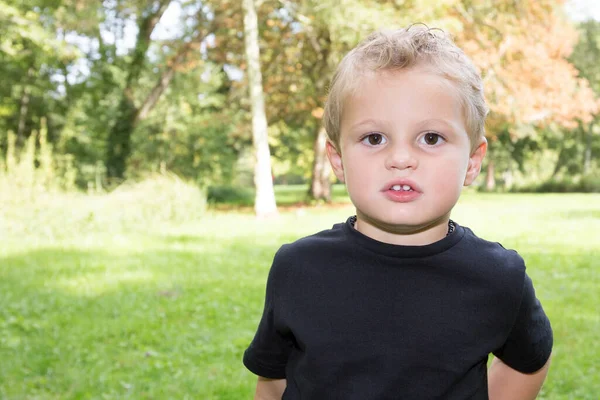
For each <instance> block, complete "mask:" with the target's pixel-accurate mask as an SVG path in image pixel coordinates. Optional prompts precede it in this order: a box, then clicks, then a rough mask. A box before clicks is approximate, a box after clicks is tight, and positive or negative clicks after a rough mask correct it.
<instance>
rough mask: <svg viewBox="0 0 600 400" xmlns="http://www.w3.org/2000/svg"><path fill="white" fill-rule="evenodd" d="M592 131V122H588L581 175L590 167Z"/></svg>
mask: <svg viewBox="0 0 600 400" xmlns="http://www.w3.org/2000/svg"><path fill="white" fill-rule="evenodd" d="M593 131H594V122H593V121H592V122H590V126H589V127H588V129H587V138H586V141H585V152H584V153H583V175H584V176H585V175H587V174H588V173H589V172H590V169H591V167H592V135H593Z"/></svg>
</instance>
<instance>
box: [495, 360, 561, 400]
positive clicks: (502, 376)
mask: <svg viewBox="0 0 600 400" xmlns="http://www.w3.org/2000/svg"><path fill="white" fill-rule="evenodd" d="M549 367H550V358H548V361H547V362H546V365H544V366H543V367H542V368H541V369H540V370H538V371H536V372H534V373H531V374H524V373H522V372H519V371H517V370H515V369H512V368H511V367H509V366H508V365H506V364H504V363H503V362H502V361H501V360H500V359H499V358H498V357H494V359H493V360H492V365H491V366H490V369H489V371H488V394H489V398H490V400H533V399H535V398H536V397H537V395H538V392H539V391H540V389H541V387H542V384H543V383H544V379H546V375H547V374H548V368H549Z"/></svg>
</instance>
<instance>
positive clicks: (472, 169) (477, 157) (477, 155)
mask: <svg viewBox="0 0 600 400" xmlns="http://www.w3.org/2000/svg"><path fill="white" fill-rule="evenodd" d="M486 152H487V140H486V138H485V137H484V138H482V139H481V142H480V143H479V145H478V146H477V148H476V149H475V151H473V152H472V153H471V156H470V157H469V165H468V166H467V174H466V176H465V182H464V185H465V186H469V185H470V184H472V183H473V182H474V181H475V179H476V178H477V177H478V176H479V172H481V163H482V162H483V158H484V157H485V153H486Z"/></svg>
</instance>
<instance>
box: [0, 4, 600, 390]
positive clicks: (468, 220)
mask: <svg viewBox="0 0 600 400" xmlns="http://www.w3.org/2000/svg"><path fill="white" fill-rule="evenodd" d="M594 17H600V11H599V7H598V4H597V2H595V1H587V2H586V1H571V2H564V1H560V0H538V1H533V0H531V1H528V0H519V1H513V0H510V1H509V0H496V1H492V0H444V1H437V0H422V1H408V0H407V1H401V0H320V1H316V0H262V1H258V2H253V1H251V0H243V1H241V0H205V1H200V0H193V1H190V0H152V1H148V0H104V1H97V0H95V1H92V0H0V77H1V79H0V398H1V399H15V400H16V399H19V400H20V399H245V398H250V397H251V396H252V392H253V386H254V382H255V377H254V376H253V375H252V374H251V373H250V372H248V371H246V370H245V368H244V367H243V365H242V364H241V357H242V353H243V351H244V349H245V348H246V346H247V345H248V343H249V341H250V340H251V339H252V336H253V334H254V330H255V328H256V325H257V323H258V319H259V318H260V313H261V311H262V302H263V298H264V284H265V278H266V275H267V273H268V269H269V267H270V262H271V260H272V257H273V254H274V252H275V251H276V250H277V248H278V247H279V246H280V245H281V244H282V243H285V242H290V241H293V240H295V239H297V238H299V237H301V236H303V235H307V234H310V233H313V232H315V231H318V230H322V229H327V228H329V227H331V225H332V224H334V223H337V222H340V221H343V220H345V219H346V218H347V217H348V216H349V215H351V214H352V212H353V209H352V207H351V205H350V204H349V200H348V197H347V195H346V192H345V189H344V187H343V186H342V185H340V184H339V183H337V182H335V181H334V180H333V177H332V174H331V171H330V170H329V168H328V164H327V162H326V159H325V155H324V151H323V149H324V143H325V137H324V131H323V129H322V125H321V117H322V112H323V109H322V107H323V102H324V100H325V99H326V95H327V87H328V81H329V79H330V78H331V74H332V72H333V69H334V68H335V65H336V64H337V63H338V62H339V60H340V59H341V57H342V56H343V55H344V54H345V52H346V51H348V50H349V49H350V48H351V47H352V46H354V45H355V44H356V43H357V42H358V41H359V40H360V39H362V38H363V37H364V36H365V35H366V34H368V33H369V32H371V31H372V30H374V29H379V28H386V27H399V26H405V25H407V24H409V23H411V22H416V21H420V22H424V23H426V24H427V25H429V26H432V27H439V28H443V29H444V30H447V31H449V32H451V33H452V34H453V36H454V38H455V41H456V42H457V43H458V44H459V45H460V46H461V47H462V48H464V49H465V51H466V52H467V54H468V55H469V56H471V57H472V58H473V60H474V61H475V63H476V65H477V67H478V68H479V69H480V71H481V73H482V76H483V78H484V82H485V87H486V96H487V99H488V102H489V104H490V107H491V113H490V118H489V121H488V124H487V127H486V129H487V139H488V141H489V143H490V150H489V154H488V157H487V158H486V162H485V164H484V169H483V171H482V176H481V177H480V178H479V179H478V181H477V184H476V185H474V187H472V188H469V189H467V190H466V191H465V194H464V196H463V198H461V200H460V202H459V204H458V206H457V208H456V210H455V213H454V214H453V218H454V219H455V220H457V221H458V222H459V223H461V224H463V225H467V226H470V227H471V228H473V230H474V231H475V232H476V233H477V234H479V235H480V236H483V237H486V238H487V239H489V240H494V241H501V242H502V243H503V244H504V245H505V247H508V248H515V249H517V250H518V251H519V252H520V253H521V254H522V256H523V257H524V259H525V261H526V263H527V265H528V271H529V274H530V275H531V276H532V278H533V280H534V282H535V284H536V288H537V294H538V297H539V298H540V299H541V300H542V302H543V304H544V306H545V308H546V311H547V313H548V314H549V316H550V318H551V320H552V323H553V326H554V331H555V342H556V344H555V349H554V357H553V363H552V368H551V371H550V375H549V377H548V380H547V383H546V385H545V386H544V388H543V391H542V394H541V395H540V398H542V399H597V398H598V396H599V395H600V368H599V365H600V364H599V363H598V359H600V344H599V342H598V340H597V339H598V332H600V313H599V312H598V308H599V306H600V277H599V271H598V268H599V265H598V260H599V259H600V194H598V192H600V162H599V155H600V124H599V123H598V122H599V120H600V108H599V105H600V102H599V99H600V62H599V56H600V22H598V21H597V20H596V19H594Z"/></svg>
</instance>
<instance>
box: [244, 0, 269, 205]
mask: <svg viewBox="0 0 600 400" xmlns="http://www.w3.org/2000/svg"><path fill="white" fill-rule="evenodd" d="M243 7H244V38H245V44H246V60H247V62H248V86H249V90H250V98H251V101H252V138H253V143H254V153H255V157H256V160H255V162H256V164H255V168H254V185H255V187H256V197H255V200H254V210H255V212H256V215H257V216H260V217H264V216H269V215H272V214H275V213H277V205H276V203H275V192H274V190H273V180H272V173H271V154H270V151H269V141H268V134H267V117H266V115H265V102H264V97H263V87H262V75H261V71H260V52H259V45H258V18H257V16H256V9H255V4H254V0H243Z"/></svg>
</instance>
